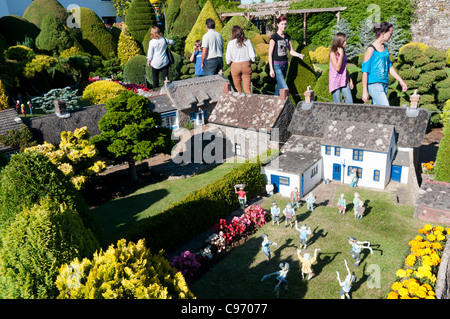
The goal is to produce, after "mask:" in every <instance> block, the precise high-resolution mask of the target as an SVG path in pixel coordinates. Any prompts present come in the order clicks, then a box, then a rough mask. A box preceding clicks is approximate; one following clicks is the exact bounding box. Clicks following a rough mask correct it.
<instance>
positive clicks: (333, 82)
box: [328, 32, 353, 103]
mask: <svg viewBox="0 0 450 319" xmlns="http://www.w3.org/2000/svg"><path fill="white" fill-rule="evenodd" d="M346 44H347V36H346V35H345V34H344V33H341V32H338V33H336V35H335V36H334V38H333V43H332V44H331V48H330V56H329V58H330V66H329V78H328V87H329V91H330V93H331V95H332V96H333V101H334V103H341V93H342V97H343V98H344V102H345V103H353V98H352V92H351V90H353V81H352V79H351V77H350V75H349V73H348V70H347V55H346V54H345V51H344V48H345V46H346Z"/></svg>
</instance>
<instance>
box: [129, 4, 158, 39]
mask: <svg viewBox="0 0 450 319" xmlns="http://www.w3.org/2000/svg"><path fill="white" fill-rule="evenodd" d="M125 24H126V25H127V27H128V32H129V33H130V35H131V36H132V37H133V38H134V39H135V40H136V41H137V42H138V43H139V44H140V45H142V41H144V37H145V34H146V33H147V31H148V29H150V28H151V27H154V26H156V16H155V11H154V9H153V7H152V5H151V4H150V1H148V0H132V1H131V3H130V6H129V7H128V10H127V15H126V16H125Z"/></svg>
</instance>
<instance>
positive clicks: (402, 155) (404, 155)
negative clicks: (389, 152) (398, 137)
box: [392, 151, 409, 166]
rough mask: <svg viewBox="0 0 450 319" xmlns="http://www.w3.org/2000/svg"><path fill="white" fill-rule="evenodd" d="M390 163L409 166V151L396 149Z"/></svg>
mask: <svg viewBox="0 0 450 319" xmlns="http://www.w3.org/2000/svg"><path fill="white" fill-rule="evenodd" d="M392 165H399V166H409V153H408V152H404V151H397V152H396V154H395V157H394V160H393V161H392Z"/></svg>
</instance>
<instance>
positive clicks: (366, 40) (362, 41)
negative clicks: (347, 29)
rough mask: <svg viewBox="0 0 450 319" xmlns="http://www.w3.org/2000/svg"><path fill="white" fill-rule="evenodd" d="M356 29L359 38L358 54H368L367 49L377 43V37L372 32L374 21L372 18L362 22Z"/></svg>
mask: <svg viewBox="0 0 450 319" xmlns="http://www.w3.org/2000/svg"><path fill="white" fill-rule="evenodd" d="M356 29H357V31H358V38H359V42H357V43H356V54H357V55H359V54H362V53H364V52H366V49H367V47H368V46H369V45H370V44H372V42H373V41H375V35H374V33H373V31H372V20H371V19H370V17H369V18H367V19H365V20H363V21H361V23H360V25H359V26H358V27H356Z"/></svg>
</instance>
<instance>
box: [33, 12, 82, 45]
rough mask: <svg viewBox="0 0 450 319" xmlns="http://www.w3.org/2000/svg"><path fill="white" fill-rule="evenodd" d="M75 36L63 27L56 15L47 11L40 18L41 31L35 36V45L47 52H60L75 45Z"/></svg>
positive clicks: (76, 42)
mask: <svg viewBox="0 0 450 319" xmlns="http://www.w3.org/2000/svg"><path fill="white" fill-rule="evenodd" d="M76 44H77V46H78V47H80V45H79V44H78V41H76V39H75V37H74V36H73V35H72V34H71V33H70V32H69V31H67V29H66V28H64V25H63V24H62V23H61V22H60V21H59V20H58V18H57V17H56V15H54V14H53V13H48V14H47V15H46V16H45V17H44V19H43V20H42V27H41V32H40V33H39V35H38V37H37V38H36V47H37V48H38V49H39V50H43V51H46V52H47V53H60V52H61V51H64V50H66V49H69V48H71V47H73V46H74V45H76Z"/></svg>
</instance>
